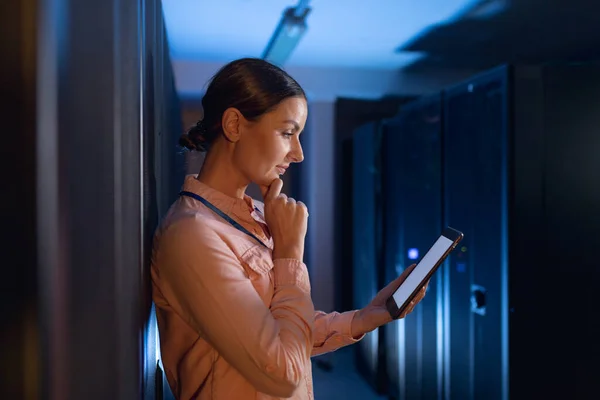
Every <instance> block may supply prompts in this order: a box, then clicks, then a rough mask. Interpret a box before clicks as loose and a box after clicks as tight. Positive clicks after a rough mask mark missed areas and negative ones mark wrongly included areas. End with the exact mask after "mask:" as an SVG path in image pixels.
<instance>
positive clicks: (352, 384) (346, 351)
mask: <svg viewBox="0 0 600 400" xmlns="http://www.w3.org/2000/svg"><path fill="white" fill-rule="evenodd" d="M312 361H313V380H314V391H315V400H338V399H340V400H385V399H386V397H384V396H378V395H377V394H376V393H375V392H374V391H373V389H371V386H369V385H368V384H367V383H366V382H365V380H364V379H363V378H361V376H360V375H359V374H358V372H356V368H355V363H354V349H353V348H352V346H350V347H344V348H342V349H339V350H338V351H336V352H334V353H330V354H325V355H323V356H319V357H315V358H313V359H312ZM322 363H324V364H327V365H328V366H330V367H331V370H326V369H324V368H321V367H320V365H321V364H322ZM327 369H328V368H327Z"/></svg>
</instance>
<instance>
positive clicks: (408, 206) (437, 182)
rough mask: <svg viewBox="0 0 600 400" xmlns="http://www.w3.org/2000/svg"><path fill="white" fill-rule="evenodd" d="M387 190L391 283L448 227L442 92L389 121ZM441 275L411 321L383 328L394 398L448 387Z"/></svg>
mask: <svg viewBox="0 0 600 400" xmlns="http://www.w3.org/2000/svg"><path fill="white" fill-rule="evenodd" d="M383 131H384V134H383V146H382V152H381V157H382V168H381V169H382V188H383V190H382V191H383V207H384V212H383V224H384V232H385V234H384V240H383V245H384V254H385V256H384V261H383V263H382V267H383V271H382V274H383V276H384V280H385V282H390V281H392V280H393V279H395V278H396V277H397V276H398V275H399V274H400V273H402V271H403V270H404V269H405V268H407V267H408V266H410V265H411V264H413V263H415V262H417V260H418V259H419V258H420V257H422V256H423V254H424V253H425V252H426V251H427V249H428V248H429V247H430V246H431V244H432V243H433V240H435V238H436V237H437V236H438V235H439V234H440V232H441V227H442V174H441V134H442V108H441V95H440V94H438V95H433V96H428V97H424V98H421V99H419V100H416V101H414V102H412V103H410V104H407V105H404V106H403V107H402V109H401V111H400V113H399V114H398V115H397V116H396V117H395V118H392V119H390V120H388V121H386V122H385V125H384V129H383ZM441 277H442V275H441V274H437V275H435V276H434V277H433V279H432V280H431V282H430V284H429V287H428V291H427V296H426V297H425V298H424V299H423V301H422V302H421V303H420V304H419V305H418V306H417V307H416V308H415V310H414V311H413V313H412V314H411V315H410V316H409V317H408V318H406V319H405V320H398V321H394V322H392V323H390V324H388V325H387V326H385V327H384V328H383V329H382V338H381V341H382V343H384V344H385V345H384V346H382V353H383V354H382V356H383V357H384V359H385V370H386V376H387V380H388V394H389V395H390V397H391V398H394V399H400V398H402V399H405V398H406V399H435V398H437V397H438V393H439V392H440V390H441V387H442V385H441V378H442V370H441V368H440V367H441V365H442V363H441V362H438V360H440V358H441V355H442V353H441V339H442V334H441V332H442V331H441V328H442V320H441V318H442V293H441V290H440V289H441V284H442V282H441Z"/></svg>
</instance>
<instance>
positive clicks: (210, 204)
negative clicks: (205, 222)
mask: <svg viewBox="0 0 600 400" xmlns="http://www.w3.org/2000/svg"><path fill="white" fill-rule="evenodd" d="M179 195H180V196H188V197H191V198H193V199H196V200H198V201H199V202H201V203H202V204H204V205H205V206H206V207H208V208H210V209H211V210H212V211H214V212H215V213H216V214H217V215H218V216H220V217H221V218H223V219H224V220H225V221H227V222H229V223H230V224H231V225H232V226H233V227H234V228H235V229H237V230H238V231H240V232H242V233H245V234H246V235H248V236H250V237H251V238H253V239H254V240H256V241H257V242H258V243H260V244H261V245H263V246H264V247H266V248H269V247H268V246H267V245H266V244H264V243H263V242H262V240H260V239H259V238H257V237H256V236H255V235H253V234H252V233H251V232H250V231H248V229H246V228H244V227H243V226H242V225H240V224H238V223H237V222H236V221H234V220H233V218H231V217H230V216H229V215H227V214H225V213H224V212H223V211H221V210H219V209H218V208H217V207H215V206H214V205H213V204H212V203H210V202H209V201H208V200H206V199H205V198H204V197H202V196H198V195H197V194H196V193H192V192H186V191H182V192H180V193H179Z"/></svg>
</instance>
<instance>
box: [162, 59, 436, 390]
mask: <svg viewBox="0 0 600 400" xmlns="http://www.w3.org/2000/svg"><path fill="white" fill-rule="evenodd" d="M202 105H203V108H204V118H203V119H202V120H201V121H200V122H198V124H197V125H196V126H195V127H194V128H192V129H191V130H190V131H189V132H188V134H187V135H184V137H182V144H183V145H184V146H185V147H187V148H189V149H191V150H198V151H207V155H206V159H205V161H204V164H203V166H202V169H201V171H200V173H199V175H198V176H197V177H196V176H191V177H188V178H187V179H186V180H185V182H184V185H183V191H182V193H181V196H180V198H179V199H178V200H177V201H176V202H175V203H174V204H173V206H172V207H171V209H170V210H169V212H168V214H167V215H166V217H165V218H164V220H163V222H162V223H161V226H160V227H159V229H158V230H157V233H156V238H155V244H154V250H153V259H152V282H153V298H154V301H155V304H156V313H157V319H158V327H159V331H160V341H161V353H162V362H163V365H164V368H165V372H166V375H167V378H168V381H169V384H170V386H171V388H172V390H173V392H174V393H175V395H176V396H177V398H178V399H186V400H187V399H233V400H237V399H272V398H293V399H311V398H312V397H313V391H312V373H311V363H310V357H311V356H312V355H318V354H322V353H325V352H329V351H333V350H336V349H338V348H340V347H342V346H345V345H348V344H352V343H355V342H356V341H358V340H360V339H361V338H362V337H363V335H364V334H365V333H366V332H369V331H372V330H373V329H375V328H377V327H379V326H381V325H383V324H385V323H387V322H389V321H390V320H391V318H390V316H389V314H388V312H387V311H386V309H385V304H384V303H385V300H386V299H387V298H388V297H389V296H390V295H391V293H393V291H394V290H395V289H396V288H397V287H398V286H399V284H400V283H401V282H402V280H403V279H404V276H401V277H399V278H398V279H397V280H396V281H394V282H392V283H391V284H390V285H389V286H388V287H386V288H385V289H383V290H382V291H381V292H380V293H379V294H378V295H377V296H376V297H375V298H374V299H373V301H372V302H371V304H369V305H368V306H367V307H365V308H364V309H362V310H358V311H352V312H347V313H342V314H339V313H330V314H325V313H323V312H315V310H314V308H313V303H312V301H311V297H310V284H309V279H308V274H307V270H306V266H305V265H304V264H303V262H302V259H303V253H304V238H305V235H306V229H307V218H308V212H307V209H306V207H305V206H304V204H302V203H301V202H296V201H295V200H293V199H291V198H287V197H286V196H285V195H284V194H282V193H281V188H282V185H283V183H282V181H281V180H280V179H279V176H280V175H283V174H284V173H285V170H286V169H287V168H288V166H289V165H290V164H291V163H297V162H301V161H302V160H303V158H304V156H303V153H302V146H301V145H300V134H301V132H302V130H303V129H304V125H305V123H306V118H307V102H306V95H305V94H304V91H303V90H302V88H301V87H300V85H298V83H297V82H296V81H295V80H294V79H292V78H291V77H290V76H289V75H288V74H287V73H285V72H284V71H283V70H281V69H280V68H278V67H276V66H274V65H271V64H269V63H267V62H265V61H263V60H260V59H241V60H237V61H234V62H232V63H230V64H228V65H226V66H225V67H223V68H222V69H221V70H220V71H219V72H218V73H217V74H216V75H215V76H214V78H213V79H212V81H211V83H210V86H209V87H208V89H207V91H206V94H205V96H204V98H203V99H202ZM251 182H255V183H256V184H258V185H259V186H260V187H261V188H262V193H263V198H264V204H261V203H259V202H258V201H255V200H253V199H251V198H249V197H248V196H246V195H245V190H246V187H247V186H248V185H249V184H250V183H251ZM409 271H410V269H408V270H407V271H406V272H405V274H403V275H406V274H407V273H408V272H409ZM424 293H425V290H423V291H421V293H420V294H419V296H418V297H417V299H415V304H416V303H417V302H418V301H420V299H421V298H422V297H423V295H424ZM413 306H414V304H413ZM409 312H410V310H409ZM403 316H404V315H403ZM403 316H402V317H403Z"/></svg>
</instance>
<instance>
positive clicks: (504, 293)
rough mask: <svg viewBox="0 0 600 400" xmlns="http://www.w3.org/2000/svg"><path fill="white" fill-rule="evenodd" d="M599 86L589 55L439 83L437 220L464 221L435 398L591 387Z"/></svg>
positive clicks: (447, 278) (447, 292) (489, 398)
mask: <svg viewBox="0 0 600 400" xmlns="http://www.w3.org/2000/svg"><path fill="white" fill-rule="evenodd" d="M598 99H600V69H599V68H598V67H597V66H592V65H578V66H575V65H571V66H545V67H501V68H498V69H496V70H493V71H490V72H488V73H486V74H483V75H480V76H477V77H475V78H473V79H471V80H469V81H467V82H464V83H461V84H459V85H457V86H455V87H453V88H450V89H449V90H447V91H446V92H445V93H444V114H445V121H444V136H445V137H444V143H445V145H444V151H443V157H444V204H445V206H444V221H445V223H446V224H448V225H451V226H454V227H456V228H457V229H460V230H462V231H463V232H464V233H465V239H464V241H463V243H462V246H461V247H460V248H459V249H458V251H455V252H454V253H453V254H452V255H451V257H450V258H449V260H448V261H447V262H446V265H445V269H444V324H445V326H444V341H443V344H444V396H443V397H444V398H446V399H460V400H463V399H486V400H494V399H508V398H509V397H510V398H511V399H529V398H570V399H571V398H572V399H587V398H596V397H595V396H597V393H594V391H595V390H596V389H595V387H594V385H593V383H594V380H593V379H594V378H593V377H594V376H597V375H598V372H599V369H598V366H597V365H598V364H597V361H596V359H597V356H598V345H597V339H593V338H594V337H596V338H597V337H598V336H597V335H596V336H595V335H593V334H592V332H597V331H598V328H597V325H598V324H597V322H595V321H593V319H594V318H593V315H594V313H593V310H594V309H597V306H598V300H597V297H593V299H592V296H591V295H590V293H592V292H593V291H594V290H595V288H596V287H597V285H598V283H599V282H598V272H597V261H595V260H596V257H595V256H594V254H593V253H594V249H597V248H598V247H599V246H600V235H598V231H599V229H600V209H599V208H600V190H599V189H598V188H599V185H600V157H598V156H597V155H598V154H600V140H599V137H600V135H599V132H598V131H599V128H598V127H599V126H600V117H599V115H600V114H599V113H598V110H599V108H600V103H599V102H598ZM582 297H583V299H582ZM575 298H578V300H574V299H575ZM581 300H583V301H581Z"/></svg>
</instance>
